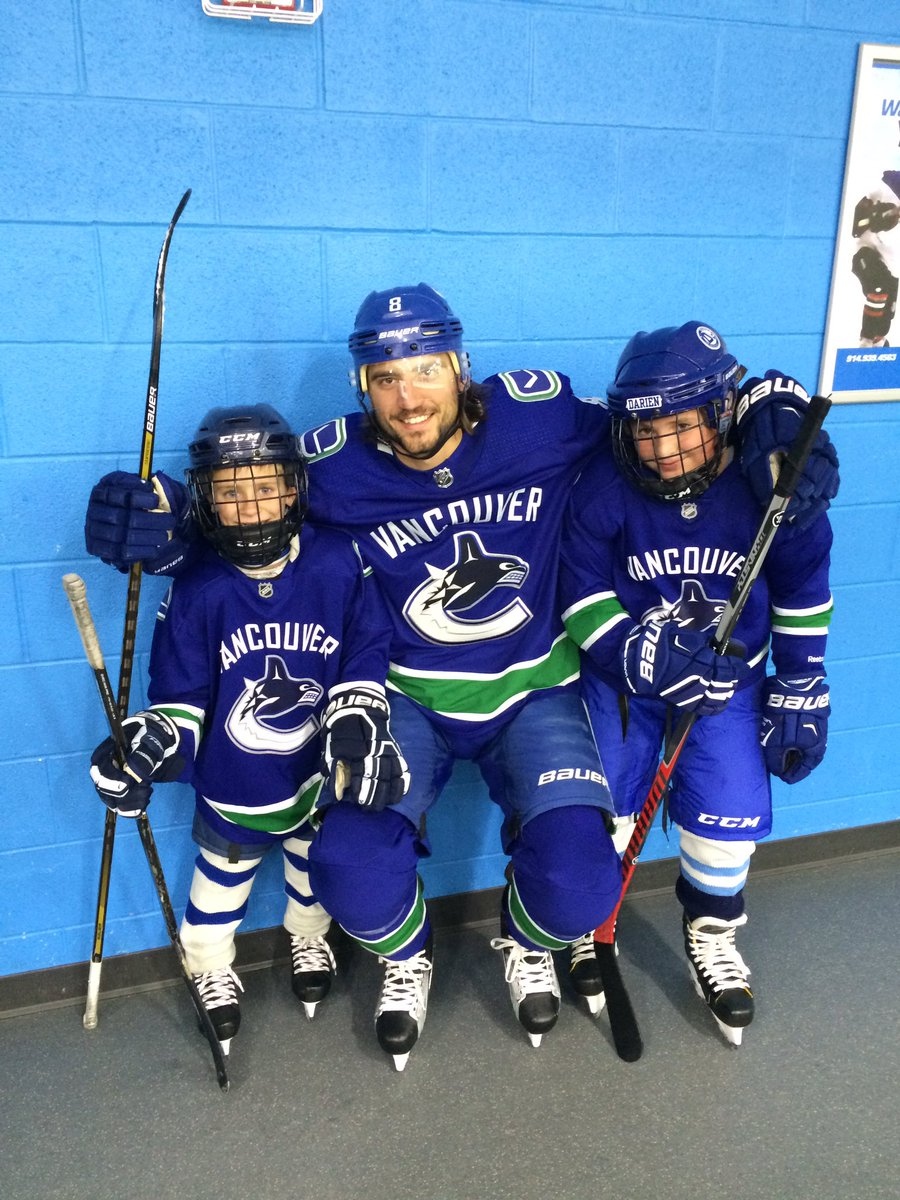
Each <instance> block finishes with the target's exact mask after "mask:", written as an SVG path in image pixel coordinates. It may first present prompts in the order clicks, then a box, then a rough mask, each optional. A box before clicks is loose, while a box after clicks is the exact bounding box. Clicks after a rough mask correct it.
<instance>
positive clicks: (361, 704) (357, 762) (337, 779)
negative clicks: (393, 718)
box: [322, 684, 409, 812]
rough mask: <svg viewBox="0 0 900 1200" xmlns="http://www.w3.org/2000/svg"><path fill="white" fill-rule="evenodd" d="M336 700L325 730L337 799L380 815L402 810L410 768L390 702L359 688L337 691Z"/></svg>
mask: <svg viewBox="0 0 900 1200" xmlns="http://www.w3.org/2000/svg"><path fill="white" fill-rule="evenodd" d="M331 696H332V699H331V703H330V704H329V705H328V707H327V708H326V709H325V715H324V717H323V718H322V729H323V731H324V733H325V749H324V759H325V772H326V775H328V776H329V777H330V778H331V780H332V783H333V786H334V792H335V796H336V798H337V799H338V800H340V799H341V797H342V796H343V797H345V798H347V799H350V800H355V801H356V803H357V804H360V805H362V806H363V807H364V808H371V809H374V810H375V811H376V812H380V811H381V809H383V808H385V807H386V806H387V805H389V804H396V803H397V801H398V800H401V799H402V798H403V797H404V796H405V795H406V792H407V789H408V788H409V768H408V767H407V765H406V759H405V758H404V757H403V755H402V754H401V753H400V747H399V746H398V745H397V743H396V742H395V741H394V739H393V737H392V736H391V729H390V724H389V716H390V709H389V707H388V702H387V700H386V698H385V697H384V695H383V694H381V693H380V692H378V691H376V690H375V689H374V688H369V687H357V686H355V685H353V684H348V685H344V686H343V687H342V688H340V689H337V688H335V689H333V690H332V692H331ZM348 773H349V776H348Z"/></svg>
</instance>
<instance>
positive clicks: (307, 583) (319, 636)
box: [149, 526, 389, 841]
mask: <svg viewBox="0 0 900 1200" xmlns="http://www.w3.org/2000/svg"><path fill="white" fill-rule="evenodd" d="M388 642H389V628H388V624H387V620H386V615H385V613H384V610H383V608H382V607H381V605H380V602H379V598H378V594H377V589H376V588H374V587H373V585H372V583H371V581H369V580H365V579H364V569H363V565H362V562H361V561H360V558H359V555H358V554H357V553H356V549H355V547H354V546H353V543H352V541H351V539H350V538H348V537H346V536H344V535H342V534H339V533H336V532H335V531H332V530H316V529H314V528H312V527H310V526H305V527H304V529H303V532H302V535H301V538H300V550H299V555H298V556H297V557H296V558H295V559H294V560H293V561H290V562H288V563H287V565H286V566H285V568H284V570H283V571H282V573H281V574H280V575H279V576H277V578H275V579H255V578H250V577H248V576H247V575H245V574H244V573H243V572H242V571H240V570H238V568H237V567H235V566H233V565H231V564H230V563H227V562H226V561H225V560H224V559H222V558H221V557H219V556H218V555H217V554H216V553H215V552H214V551H213V550H212V549H211V548H210V547H209V546H208V545H206V543H204V544H203V545H202V547H201V548H200V549H199V550H198V558H197V560H196V561H195V563H194V565H193V566H192V567H191V569H189V570H188V571H185V572H184V573H183V574H182V575H180V576H179V577H178V578H177V579H176V580H175V582H174V583H173V584H172V587H171V588H170V590H169V593H168V594H167V596H166V598H165V599H164V600H163V603H162V606H161V607H160V610H159V614H158V617H157V626H156V630H155V632H154V636H153V644H152V649H151V654H150V687H149V698H150V701H151V704H152V705H153V706H154V707H157V708H162V709H164V710H165V711H166V712H167V713H168V714H169V715H170V716H171V717H172V718H173V719H174V720H175V721H176V723H177V724H178V726H179V729H180V731H181V733H182V750H183V752H184V753H185V754H186V757H188V758H189V757H190V750H191V748H194V749H195V750H196V757H195V759H194V761H193V764H192V765H191V766H190V767H189V768H188V772H187V776H188V777H189V779H190V782H191V783H193V785H194V787H195V788H196V790H197V803H198V807H199V808H200V811H201V812H202V814H203V816H205V817H206V819H207V820H208V821H209V822H210V824H212V826H213V828H214V829H217V830H218V831H219V832H220V833H222V834H223V836H228V837H232V838H233V834H234V829H233V824H231V823H234V824H237V825H240V826H241V827H242V830H250V831H252V830H258V831H261V832H266V833H270V834H271V833H284V832H287V831H288V830H289V829H292V828H295V827H296V826H297V825H298V824H299V823H300V821H302V820H303V819H304V818H305V817H306V816H307V815H308V813H309V811H310V809H311V807H312V806H313V804H314V802H315V800H316V798H317V796H318V792H319V789H320V786H321V782H322V777H321V774H320V772H319V766H320V753H321V746H320V738H319V727H320V717H321V713H322V709H323V707H324V705H325V703H326V700H327V695H328V691H329V689H330V688H331V687H333V686H334V685H335V684H337V683H343V682H350V681H359V682H363V681H365V682H371V683H374V684H376V685H383V683H384V678H385V672H386V669H387V650H388ZM229 828H230V829H231V832H230V833H229ZM233 840H238V839H234V838H233ZM240 840H242V841H247V840H251V841H252V840H255V839H254V838H253V837H252V836H251V837H248V836H247V834H246V833H245V832H242V835H241V838H240Z"/></svg>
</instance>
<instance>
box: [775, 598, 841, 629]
mask: <svg viewBox="0 0 900 1200" xmlns="http://www.w3.org/2000/svg"><path fill="white" fill-rule="evenodd" d="M833 614H834V601H833V600H830V601H829V602H828V604H825V605H822V607H821V608H803V609H798V610H796V611H792V610H790V609H787V610H786V609H783V608H782V609H778V608H773V609H772V629H773V631H774V632H775V633H825V632H826V631H827V629H828V626H829V625H830V624H831V618H832V616H833Z"/></svg>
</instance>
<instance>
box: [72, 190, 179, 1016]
mask: <svg viewBox="0 0 900 1200" xmlns="http://www.w3.org/2000/svg"><path fill="white" fill-rule="evenodd" d="M190 194H191V189H190V188H188V190H187V191H186V192H185V193H184V195H183V196H182V197H181V200H180V201H179V203H178V207H177V208H176V209H175V212H174V214H173V216H172V220H171V221H170V222H169V227H168V229H167V230H166V236H165V237H164V238H163V244H162V248H161V249H160V252H159V259H158V260H157V264H156V281H155V285H154V290H153V342H152V346H151V350H150V375H149V379H148V381H147V400H146V403H145V405H144V433H143V439H142V441H141V457H140V470H139V474H140V477H141V479H144V480H148V479H149V478H150V471H151V462H152V459H153V440H154V436H155V433H156V399H157V394H158V389H159V356H160V349H161V346H162V331H163V316H164V309H165V274H166V261H167V259H168V257H169V243H170V242H171V240H172V233H173V231H174V229H175V223H176V222H177V220H178V218H179V217H180V216H181V214H182V212H184V207H185V205H186V204H187V202H188V199H189V198H190ZM140 594H141V564H140V563H134V564H132V567H131V569H130V571H129V573H128V595H127V598H126V601H125V631H124V633H123V635H122V658H121V663H120V668H119V692H118V708H119V713H120V715H121V716H123V717H125V716H127V714H128V697H129V694H130V692H131V673H132V668H133V664H134V642H135V635H136V633H137V616H138V602H139V600H140ZM115 837H116V814H115V813H114V812H113V810H112V809H107V811H106V820H105V822H104V826H103V848H102V851H101V855H100V879H99V883H98V886H97V911H96V916H95V918H94V945H93V949H92V950H91V965H90V968H89V970H88V986H87V999H86V1001H85V1006H84V1017H83V1019H82V1023H83V1025H84V1027H85V1029H96V1028H97V1005H98V1002H99V999H100V972H101V970H102V968H103V939H104V937H105V935H106V908H107V903H108V900H109V881H110V876H111V874H112V857H113V848H114V846H115ZM151 869H152V867H151Z"/></svg>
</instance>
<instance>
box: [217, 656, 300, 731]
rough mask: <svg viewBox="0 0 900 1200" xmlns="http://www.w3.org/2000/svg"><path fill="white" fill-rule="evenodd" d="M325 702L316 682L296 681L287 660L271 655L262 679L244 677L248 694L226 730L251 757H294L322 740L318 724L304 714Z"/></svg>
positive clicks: (240, 700) (239, 700) (236, 704)
mask: <svg viewBox="0 0 900 1200" xmlns="http://www.w3.org/2000/svg"><path fill="white" fill-rule="evenodd" d="M321 698H322V687H321V686H320V684H318V683H316V681H315V680H314V679H294V678H293V676H292V675H291V673H290V672H289V671H288V669H287V665H286V664H285V661H284V659H283V658H281V657H280V656H279V655H277V654H267V655H266V673H265V675H263V677H262V679H247V677H246V676H244V690H243V691H242V692H241V694H240V695H239V696H238V698H237V700H235V702H234V704H233V705H232V708H231V712H230V713H229V714H228V719H227V720H226V722H225V730H226V732H227V734H228V736H229V737H230V738H231V740H232V741H233V742H234V744H235V745H236V746H238V747H239V748H240V749H241V750H245V751H246V752H247V753H248V754H294V753H296V751H298V750H299V749H300V748H301V746H305V745H306V743H307V742H308V741H310V740H311V739H312V738H314V737H317V736H318V733H319V722H318V720H317V719H316V717H315V716H313V715H312V714H309V713H307V715H305V716H304V713H303V711H302V710H304V709H309V708H311V707H313V706H314V705H316V704H318V702H319V700H320V699H321ZM298 709H299V710H300V711H299V712H298Z"/></svg>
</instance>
